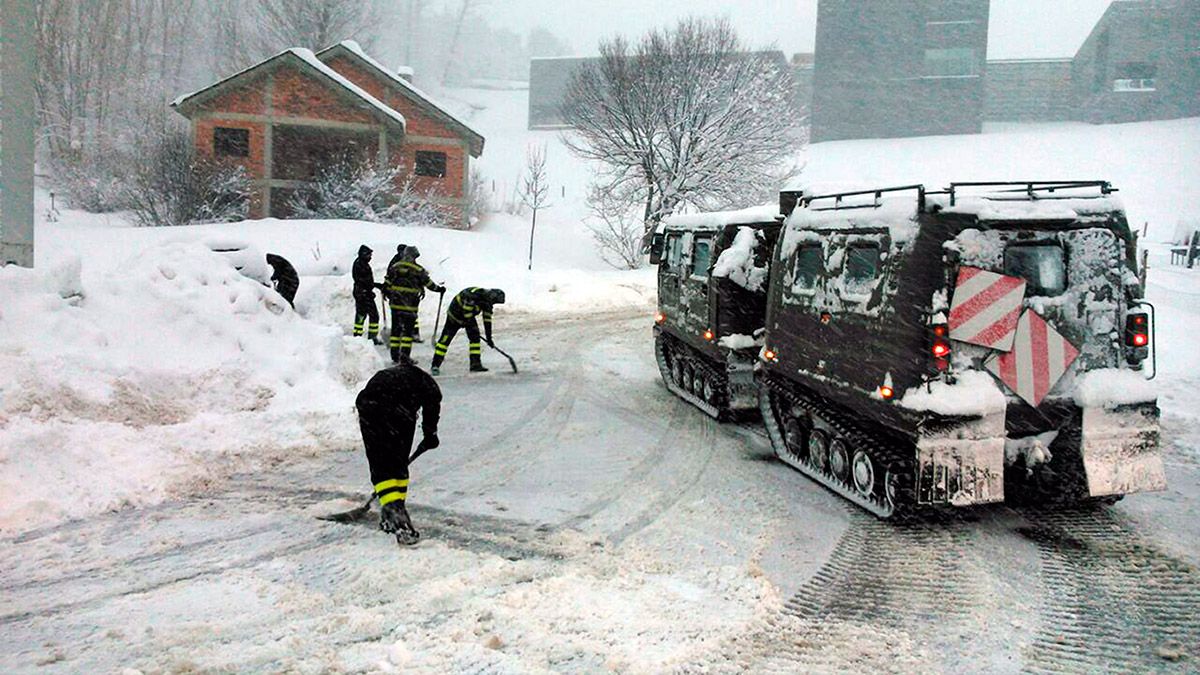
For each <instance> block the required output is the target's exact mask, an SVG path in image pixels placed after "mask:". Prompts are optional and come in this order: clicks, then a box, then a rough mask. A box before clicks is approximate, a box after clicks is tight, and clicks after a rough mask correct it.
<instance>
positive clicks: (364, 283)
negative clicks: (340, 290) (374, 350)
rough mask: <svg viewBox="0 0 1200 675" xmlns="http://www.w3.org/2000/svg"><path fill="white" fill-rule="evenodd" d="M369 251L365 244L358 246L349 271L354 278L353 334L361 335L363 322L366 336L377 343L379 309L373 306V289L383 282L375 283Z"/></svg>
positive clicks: (379, 287)
mask: <svg viewBox="0 0 1200 675" xmlns="http://www.w3.org/2000/svg"><path fill="white" fill-rule="evenodd" d="M371 253H372V251H371V249H370V248H369V247H367V246H366V245H365V244H364V245H362V246H359V247H358V257H357V258H355V259H354V267H353V268H352V271H351V276H352V277H353V278H354V291H353V295H354V336H355V337H358V336H360V335H362V334H363V327H364V326H363V324H366V329H367V337H368V338H370V339H371V342H374V343H375V344H379V309H378V308H376V306H375V289H376V288H378V289H380V290H382V289H383V284H377V283H375V273H374V272H372V271H371ZM368 322H369V323H368Z"/></svg>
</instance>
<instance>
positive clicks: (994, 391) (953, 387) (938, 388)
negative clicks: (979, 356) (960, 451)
mask: <svg viewBox="0 0 1200 675" xmlns="http://www.w3.org/2000/svg"><path fill="white" fill-rule="evenodd" d="M1007 404H1008V400H1007V399H1006V398H1005V397H1004V392H1002V391H1000V388H999V387H998V386H996V382H995V381H994V380H993V379H992V376H991V375H989V374H988V373H986V372H983V371H979V370H969V371H966V372H964V373H962V374H961V375H960V376H959V377H958V381H957V382H955V383H954V384H949V383H946V382H942V381H936V382H931V383H930V384H929V385H928V387H926V386H925V385H921V386H918V387H913V388H912V389H909V390H908V391H906V392H904V396H903V398H901V399H900V405H902V406H904V407H905V408H908V409H910V410H920V411H928V412H932V413H937V414H939V415H978V416H983V415H987V414H989V413H994V412H1000V411H1003V410H1004V409H1005V407H1006V406H1007Z"/></svg>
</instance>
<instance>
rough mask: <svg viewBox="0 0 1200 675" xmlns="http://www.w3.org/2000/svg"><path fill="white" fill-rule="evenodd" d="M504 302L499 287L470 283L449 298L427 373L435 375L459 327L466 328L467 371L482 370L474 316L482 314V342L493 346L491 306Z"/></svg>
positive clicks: (481, 348) (481, 358) (480, 346)
mask: <svg viewBox="0 0 1200 675" xmlns="http://www.w3.org/2000/svg"><path fill="white" fill-rule="evenodd" d="M503 302H504V291H502V290H500V289H499V288H479V287H477V286H472V287H471V288H467V289H465V290H463V291H461V292H460V293H459V294H458V295H456V296H454V299H453V300H451V301H450V308H449V309H447V310H446V327H445V328H443V329H442V335H441V337H439V338H438V341H437V345H435V346H434V348H433V367H432V368H431V369H430V372H431V373H433V374H434V375H437V374H438V373H439V372H440V370H441V366H442V361H443V360H444V359H445V358H446V350H447V349H449V348H450V342H451V341H453V340H454V336H455V335H456V334H457V333H458V330H459V329H460V328H466V329H467V341H468V343H469V352H470V356H471V372H472V373H486V372H487V370H488V369H487V368H484V367H483V345H481V344H480V343H479V324H478V323H477V322H476V321H475V317H476V315H479V314H482V315H483V330H484V341H485V342H487V343H488V344H489V345H492V346H493V347H494V346H495V344H494V343H493V342H492V309H493V308H494V307H495V306H496V305H499V304H502V303H503Z"/></svg>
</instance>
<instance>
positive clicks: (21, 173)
mask: <svg viewBox="0 0 1200 675" xmlns="http://www.w3.org/2000/svg"><path fill="white" fill-rule="evenodd" d="M35 1H36V0H0V97H2V98H0V265H7V264H9V263H15V264H17V265H21V266H23V267H33V146H34V141H33V139H34V135H35V133H36V124H37V121H36V117H35V115H34V91H33V84H34V78H36V77H37V65H36V64H37V57H36V53H35V51H34V46H33V30H34V22H33V17H34V14H33V6H34V2H35Z"/></svg>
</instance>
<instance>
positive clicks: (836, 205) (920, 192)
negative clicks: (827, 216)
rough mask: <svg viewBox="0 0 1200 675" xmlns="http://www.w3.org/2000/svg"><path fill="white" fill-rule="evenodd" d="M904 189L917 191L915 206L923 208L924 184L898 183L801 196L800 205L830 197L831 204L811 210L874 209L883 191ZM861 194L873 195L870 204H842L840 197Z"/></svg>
mask: <svg viewBox="0 0 1200 675" xmlns="http://www.w3.org/2000/svg"><path fill="white" fill-rule="evenodd" d="M906 190H916V191H917V206H918V210H920V211H924V210H925V186H924V185H919V184H918V185H900V186H898V187H889V188H879V189H877V190H857V191H854V192H838V193H835V194H828V195H812V196H811V197H801V198H800V205H801V206H809V207H811V206H812V203H813V202H815V201H818V200H824V199H832V200H833V206H827V207H825V208H814V209H812V210H813V211H839V210H843V209H876V208H879V206H880V201H879V200H880V199H882V198H883V194H884V193H885V192H904V191H906ZM861 195H874V197H875V200H874V201H873V202H872V203H870V204H847V205H845V206H843V205H842V199H844V198H846V197H858V196H861Z"/></svg>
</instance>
